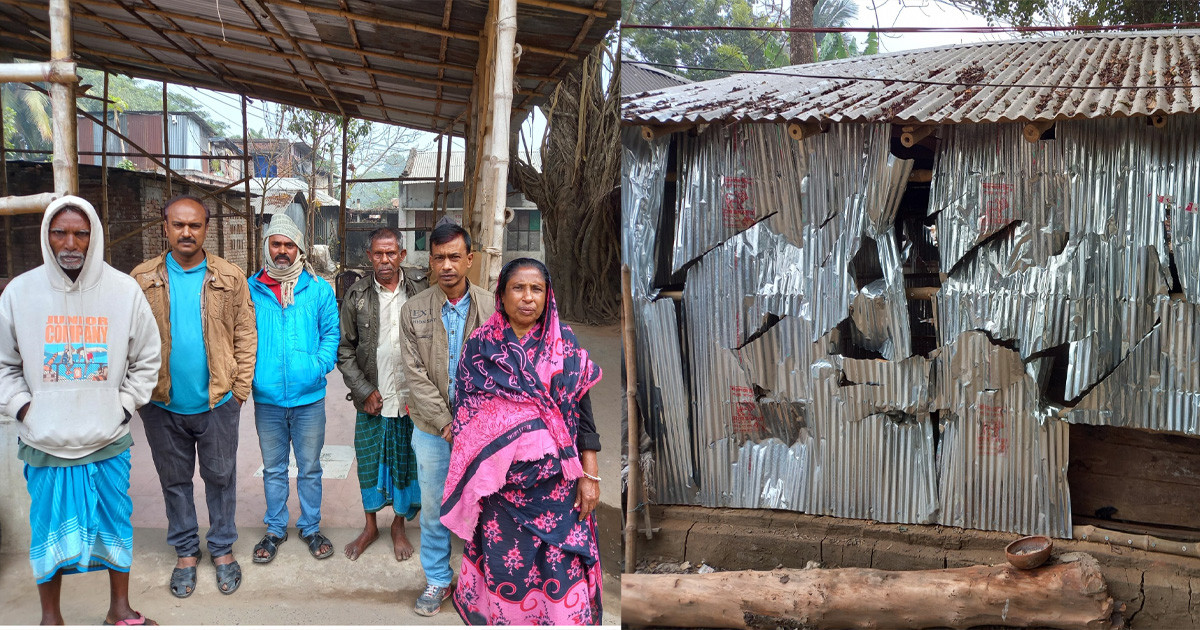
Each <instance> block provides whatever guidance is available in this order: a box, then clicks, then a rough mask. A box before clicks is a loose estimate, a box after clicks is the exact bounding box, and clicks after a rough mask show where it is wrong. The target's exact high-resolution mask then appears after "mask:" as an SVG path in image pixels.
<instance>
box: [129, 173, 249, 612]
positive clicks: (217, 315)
mask: <svg viewBox="0 0 1200 630" xmlns="http://www.w3.org/2000/svg"><path fill="white" fill-rule="evenodd" d="M208 220H209V210H208V209H207V208H205V207H204V204H203V203H201V201H200V200H199V199H197V198H195V197H176V198H174V199H172V200H170V201H168V202H167V203H166V204H165V205H164V206H163V230H164V232H165V233H166V236H167V242H168V243H169V245H170V249H169V251H166V252H164V253H163V254H161V255H159V256H157V257H155V258H152V259H150V260H147V261H146V262H144V263H142V264H140V265H138V266H137V267H136V268H135V269H134V270H133V272H132V275H133V278H134V279H135V280H137V283H138V285H139V286H141V288H142V292H143V293H145V294H146V300H147V301H148V302H150V310H151V311H153V312H154V319H155V320H156V321H157V322H158V332H159V336H160V337H161V339H162V367H161V368H160V369H159V372H158V385H157V386H156V387H155V388H154V393H153V394H152V395H151V398H150V404H148V405H146V406H144V407H142V408H141V410H139V413H140V414H141V416H142V423H143V424H144V425H145V427H146V442H147V443H148V444H149V445H150V453H151V455H152V456H153V458H154V467H155V468H156V469H158V478H159V482H160V483H161V484H162V489H163V498H164V500H165V503H166V508H167V543H168V544H170V545H171V546H173V547H175V554H176V555H177V556H178V561H177V562H176V564H175V570H174V571H173V572H172V573H171V582H170V587H171V593H172V594H174V595H175V596H176V597H187V596H189V595H191V594H192V592H193V591H194V590H195V589H196V571H197V569H196V566H197V564H198V563H199V561H200V556H201V552H200V537H199V527H198V523H197V522H196V502H195V498H194V496H193V489H192V477H193V476H194V475H195V474H196V461H197V459H199V462H200V478H201V479H203V480H204V494H205V498H206V499H207V501H208V517H209V522H210V524H211V526H210V527H209V530H208V532H207V533H206V534H205V540H207V541H208V552H209V555H210V556H212V562H213V565H214V566H215V568H216V574H217V588H218V589H220V591H221V592H222V593H224V594H226V595H229V594H231V593H233V592H234V591H236V590H237V589H238V586H240V585H241V582H242V569H241V567H240V566H238V563H237V561H235V560H234V559H233V543H234V541H235V540H237V527H236V526H235V524H234V511H235V509H236V505H237V495H236V489H237V446H238V421H239V418H240V416H241V410H242V403H244V402H245V401H246V398H248V397H249V396H250V384H251V381H252V380H253V378H254V359H255V352H256V350H257V345H258V334H257V332H256V328H255V325H256V324H255V317H254V303H253V302H252V301H251V299H250V290H249V288H248V287H247V285H246V276H245V274H243V273H242V270H241V269H238V268H237V267H235V266H233V265H231V264H230V263H228V262H226V261H225V260H223V259H221V258H219V257H217V256H214V255H212V254H210V253H208V252H205V251H204V237H205V235H206V234H207V232H208ZM173 350H178V351H177V352H175V351H173Z"/></svg>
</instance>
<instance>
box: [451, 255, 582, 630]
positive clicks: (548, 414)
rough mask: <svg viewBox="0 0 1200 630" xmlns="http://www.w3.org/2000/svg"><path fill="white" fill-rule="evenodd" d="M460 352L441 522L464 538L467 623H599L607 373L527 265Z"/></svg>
mask: <svg viewBox="0 0 1200 630" xmlns="http://www.w3.org/2000/svg"><path fill="white" fill-rule="evenodd" d="M497 289H498V290H497V292H496V313H495V314H494V315H492V317H491V318H490V319H489V320H488V321H487V322H486V323H485V324H484V325H483V326H481V327H479V328H478V329H477V330H476V331H475V332H474V333H473V334H472V335H471V337H470V338H469V339H468V340H467V341H466V343H465V344H464V346H463V353H462V357H461V359H460V360H459V364H458V366H459V367H458V375H457V380H456V383H455V390H456V392H457V395H456V403H455V416H454V425H453V432H454V441H453V446H452V449H451V454H450V472H449V475H448V476H447V479H446V493H445V496H444V498H443V501H442V522H443V523H445V525H446V527H448V528H449V529H450V530H451V531H453V532H454V533H456V534H458V535H459V536H460V537H462V539H463V540H465V541H466V545H465V548H464V550H463V563H462V569H461V571H460V572H459V578H458V586H457V587H456V588H455V590H454V607H455V608H456V609H457V610H458V613H459V615H460V616H461V617H462V619H463V621H464V622H466V623H467V624H470V625H484V624H487V625H573V626H581V625H596V624H599V623H600V614H601V607H600V598H601V581H602V580H601V572H600V553H599V546H598V545H597V542H596V518H595V515H594V514H593V513H592V510H593V509H595V507H596V504H597V502H598V501H599V498H600V485H599V481H600V477H599V476H598V475H597V474H596V473H597V470H598V468H597V463H596V452H597V451H598V450H600V440H599V435H597V434H596V428H595V421H594V420H593V418H592V411H591V402H590V399H589V398H588V393H587V392H588V390H589V389H591V387H592V386H593V385H595V384H596V383H597V382H598V381H599V380H600V368H599V366H597V365H596V364H595V363H593V362H592V361H591V360H590V359H589V358H588V353H587V351H586V350H584V349H583V348H581V347H580V346H579V342H578V341H577V340H576V339H575V334H574V333H572V332H571V329H570V328H569V327H567V326H565V325H563V324H562V323H560V322H559V319H558V311H557V308H556V306H555V303H554V292H553V290H552V288H551V284H550V273H549V272H548V271H547V270H546V267H545V266H544V265H542V263H540V262H538V261H536V260H533V259H531V258H518V259H517V260H514V261H512V262H510V263H508V264H507V265H505V266H504V269H502V270H501V272H500V281H499V283H498V287H497Z"/></svg>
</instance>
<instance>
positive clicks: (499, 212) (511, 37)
mask: <svg viewBox="0 0 1200 630" xmlns="http://www.w3.org/2000/svg"><path fill="white" fill-rule="evenodd" d="M494 6H496V7H497V11H496V26H495V37H494V38H489V40H492V41H494V44H493V45H494V48H495V51H496V54H495V63H494V64H492V69H493V74H492V77H491V79H492V80H491V82H490V83H491V86H490V87H491V92H490V95H491V128H490V129H489V130H488V135H487V136H486V139H485V141H484V146H483V147H482V150H483V154H484V169H483V172H482V173H480V174H478V175H477V176H478V177H479V179H480V181H481V182H482V183H483V186H482V188H483V196H482V203H480V204H479V208H480V210H481V216H480V218H481V220H482V221H481V225H480V227H481V229H480V232H481V234H480V237H481V239H480V240H482V241H483V251H482V254H483V261H482V265H481V267H480V270H479V281H480V283H481V284H482V285H483V287H484V288H486V289H491V288H492V287H494V286H496V282H497V280H498V279H499V277H500V265H501V263H502V262H503V259H504V213H505V202H506V201H507V194H506V192H507V189H508V186H507V184H508V153H509V152H508V136H509V124H510V121H509V117H510V116H511V115H512V101H513V87H512V86H513V70H514V65H515V54H516V52H515V48H516V46H515V44H516V38H517V2H516V0H499V1H498V2H496V3H494Z"/></svg>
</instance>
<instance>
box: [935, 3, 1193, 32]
mask: <svg viewBox="0 0 1200 630" xmlns="http://www.w3.org/2000/svg"><path fill="white" fill-rule="evenodd" d="M939 1H940V2H942V3H943V4H947V5H951V6H954V7H957V8H959V9H962V10H964V11H970V12H972V13H977V14H979V15H982V16H984V17H986V18H987V19H988V20H989V21H991V22H1001V23H1005V24H1013V25H1016V26H1032V25H1040V24H1049V25H1080V26H1094V25H1107V24H1179V23H1187V22H1200V3H1197V2H1196V0H939Z"/></svg>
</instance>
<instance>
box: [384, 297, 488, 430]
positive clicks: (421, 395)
mask: <svg viewBox="0 0 1200 630" xmlns="http://www.w3.org/2000/svg"><path fill="white" fill-rule="evenodd" d="M467 291H468V293H469V294H470V296H471V308H469V309H467V326H466V329H465V330H464V331H463V341H464V342H465V341H466V340H467V337H470V336H471V333H472V332H473V331H474V330H475V329H476V328H478V327H479V326H480V325H482V324H483V323H484V322H486V321H487V319H488V318H489V317H491V316H492V313H494V312H496V297H495V296H494V295H492V293H491V292H490V291H485V290H484V289H483V288H481V287H478V286H476V285H474V284H470V282H469V281H468V284H467ZM445 303H446V293H445V292H444V291H442V287H441V286H439V285H437V284H434V285H433V286H431V287H429V288H428V289H426V290H424V291H422V292H420V293H418V294H417V295H415V296H413V297H410V298H408V301H406V302H405V303H404V306H403V307H401V308H400V332H401V333H403V335H404V353H403V354H404V376H405V378H407V379H408V415H409V417H410V418H412V421H413V426H415V427H417V428H418V429H420V430H422V431H424V432H426V433H432V434H433V435H441V433H442V428H443V427H445V426H446V425H448V424H450V422H451V421H452V420H453V419H454V418H453V417H452V416H451V415H450V407H449V404H448V401H449V396H450V379H451V378H453V375H452V374H449V373H448V372H449V366H450V342H449V339H447V337H446V326H445V324H443V323H442V305H443V304H445ZM460 350H461V348H460Z"/></svg>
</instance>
